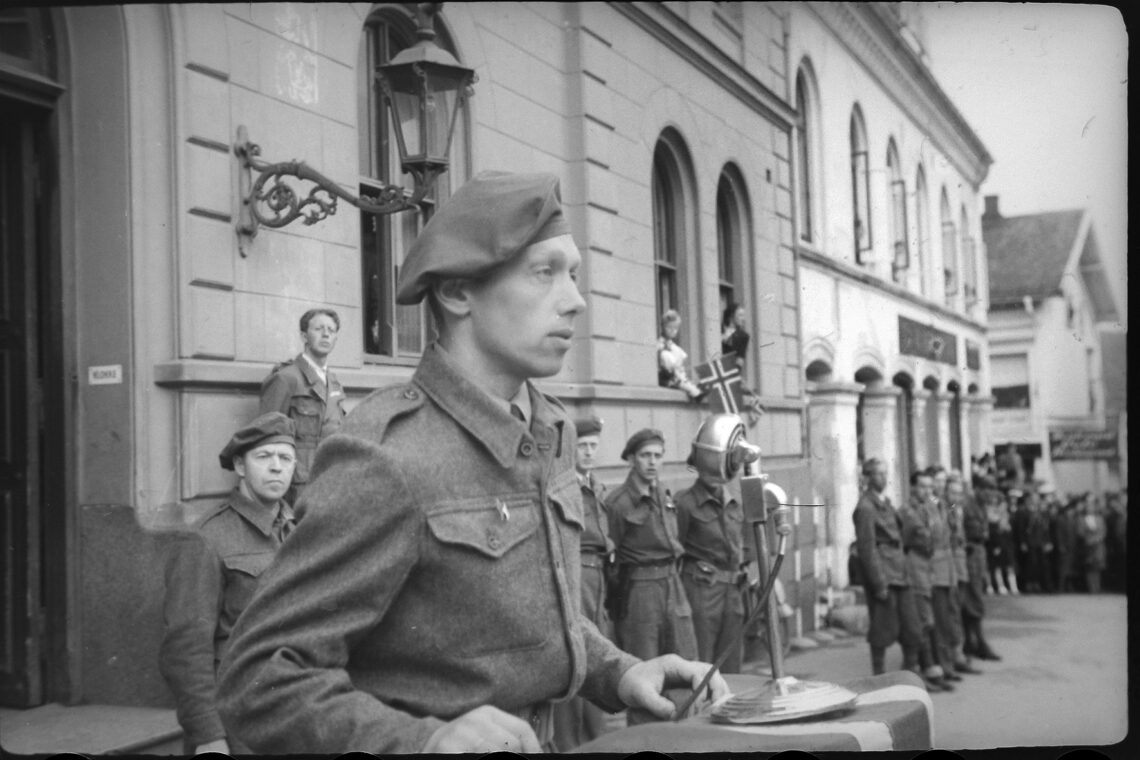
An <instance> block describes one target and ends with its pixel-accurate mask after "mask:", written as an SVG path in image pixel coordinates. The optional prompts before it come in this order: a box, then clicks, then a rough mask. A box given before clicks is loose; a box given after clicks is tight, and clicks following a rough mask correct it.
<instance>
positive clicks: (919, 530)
mask: <svg viewBox="0 0 1140 760" xmlns="http://www.w3.org/2000/svg"><path fill="white" fill-rule="evenodd" d="M910 485H911V489H910V503H909V504H907V505H906V506H905V507H903V508H902V509H901V510H899V517H901V518H902V544H903V553H904V559H905V561H904V565H905V567H906V579H907V583H908V584H909V585H910V588H911V590H912V592H913V593H914V604H915V607H916V608H917V610H918V622H919V630H920V635H919V649H918V662H919V665H920V666H921V667H922V672H921V673H920V675H921V676H922V679H923V681H925V682H926V688H927V690H928V691H932V692H934V691H954V686H953V684H951V683H949V682H948V681H946V680H944V679H943V677H942V676H943V670H942V667H941V665H939V664H938V657H939V654H940V649H941V646H940V645H941V638H940V637H939V635H938V629H937V628H936V627H935V625H934V601H933V586H934V534H935V532H936V530H938V528H937V527H936V525H937V524H938V523H939V522H940V521H939V516H938V506H937V501H935V499H934V498H933V497H934V482H933V480H932V478H931V477H930V476H929V475H927V474H926V473H925V472H923V471H921V470H918V471H915V472H914V473H913V474H911V476H910ZM944 528H945V526H943V529H944Z"/></svg>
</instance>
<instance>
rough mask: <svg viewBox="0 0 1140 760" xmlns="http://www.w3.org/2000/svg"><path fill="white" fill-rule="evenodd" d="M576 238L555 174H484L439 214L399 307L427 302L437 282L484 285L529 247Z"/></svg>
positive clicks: (412, 258)
mask: <svg viewBox="0 0 1140 760" xmlns="http://www.w3.org/2000/svg"><path fill="white" fill-rule="evenodd" d="M568 234H570V224H569V223H568V222H567V221H566V218H565V217H564V216H563V215H562V197H561V193H560V191H559V185H558V177H556V176H555V175H553V174H508V173H506V172H497V171H487V172H480V173H479V174H477V175H476V176H475V177H474V178H473V179H472V180H471V181H469V182H468V183H467V184H465V185H463V187H461V188H459V190H457V191H456V192H455V194H454V195H452V196H451V198H449V199H448V200H447V201H446V202H445V203H444V204H443V206H442V207H441V208H440V209H439V211H437V212H436V214H435V216H433V217H432V218H431V221H429V222H428V223H427V225H425V226H424V229H423V232H421V233H420V234H419V237H417V238H416V239H415V242H413V243H412V247H411V248H410V249H409V251H408V255H407V257H406V258H405V259H404V265H403V267H402V268H401V270H400V280H399V282H398V283H397V285H396V303H400V304H414V303H419V302H420V300H421V299H423V297H424V294H425V293H426V292H427V290H428V289H429V288H430V287H431V283H432V280H433V279H437V278H440V277H464V278H471V279H478V278H480V277H482V276H483V275H486V274H487V273H489V272H490V271H491V270H492V269H494V268H495V267H497V266H498V265H499V264H502V263H504V262H507V261H510V260H511V259H512V258H514V257H515V256H516V255H517V254H519V253H520V252H521V251H522V250H523V249H525V248H526V247H527V246H528V245H533V244H534V243H539V242H541V241H543V240H547V239H549V238H553V237H558V236H559V235H568Z"/></svg>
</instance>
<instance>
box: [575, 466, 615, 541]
mask: <svg viewBox="0 0 1140 760" xmlns="http://www.w3.org/2000/svg"><path fill="white" fill-rule="evenodd" d="M578 484H579V486H580V487H581V489H582V515H583V518H584V519H583V528H582V540H581V544H582V551H584V552H585V551H589V552H592V553H595V554H601V555H607V556H608V555H609V554H611V553H612V552H613V550H614V542H613V540H612V539H610V528H609V517H608V516H607V515H606V506H605V497H606V487H605V486H604V485H602V484H601V483H599V482H598V480H597V479H596V478H595V477H594V474H593V473H592V472H591V473H588V474H586V475H585V476H583V475H581V474H579V475H578Z"/></svg>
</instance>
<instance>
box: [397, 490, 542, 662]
mask: <svg viewBox="0 0 1140 760" xmlns="http://www.w3.org/2000/svg"><path fill="white" fill-rule="evenodd" d="M537 496H538V494H535V499H527V498H525V497H515V498H505V497H504V498H483V499H476V500H467V501H465V502H462V503H460V504H459V505H454V504H453V505H448V506H447V507H444V508H443V509H439V508H438V506H437V509H436V511H434V512H432V513H430V514H428V516H427V524H428V530H429V532H430V538H429V542H430V544H429V546H428V547H427V549H426V552H425V556H424V558H423V564H422V566H421V574H420V576H419V577H418V578H417V579H416V583H417V584H418V585H420V586H422V588H423V589H424V590H425V593H426V594H428V595H429V598H430V604H429V607H430V611H433V612H431V614H429V615H428V617H429V618H432V625H433V626H434V629H433V631H432V632H431V633H430V634H428V637H429V638H430V639H432V640H433V641H434V642H436V643H435V645H436V646H441V647H444V646H446V649H447V656H456V655H458V656H460V657H464V658H479V657H487V656H491V655H496V654H501V653H505V652H517V651H518V650H522V649H529V648H533V647H538V646H541V645H543V642H544V641H545V640H546V638H547V636H548V635H550V630H549V624H548V623H549V621H548V620H546V619H545V618H543V617H542V615H541V614H540V613H541V612H543V611H545V610H547V608H549V607H550V606H551V601H550V591H549V582H550V581H549V575H548V573H545V572H543V562H544V560H545V561H548V560H547V559H546V557H547V555H546V554H545V541H543V540H542V536H541V535H540V530H539V526H540V521H541V516H540V515H539V514H538V509H537ZM440 615H442V616H443V618H444V619H442V620H441V619H439V618H440ZM444 642H446V645H445V644H444Z"/></svg>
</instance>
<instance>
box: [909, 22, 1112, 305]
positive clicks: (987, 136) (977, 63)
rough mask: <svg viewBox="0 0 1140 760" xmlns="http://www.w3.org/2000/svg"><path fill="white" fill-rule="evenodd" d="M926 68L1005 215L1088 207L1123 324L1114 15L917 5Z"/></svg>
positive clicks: (989, 192)
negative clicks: (980, 159)
mask: <svg viewBox="0 0 1140 760" xmlns="http://www.w3.org/2000/svg"><path fill="white" fill-rule="evenodd" d="M924 15H925V17H926V32H927V40H926V44H927V49H928V52H929V56H930V60H929V65H930V68H931V70H932V71H933V73H934V76H935V78H936V79H937V80H938V82H939V84H940V85H941V87H942V89H943V90H944V91H945V92H946V94H947V95H948V96H949V97H950V99H951V100H952V101H953V102H954V104H955V106H957V108H958V110H959V111H960V112H961V113H962V115H963V116H964V117H965V119H966V121H967V122H968V123H969V124H970V126H971V128H973V130H974V132H975V134H977V136H978V137H979V138H980V139H981V141H982V143H983V144H984V145H985V146H986V149H987V150H988V152H989V154H990V156H991V157H992V158H993V161H994V163H993V165H992V166H991V167H990V171H989V175H988V176H987V178H986V180H985V181H984V182H983V183H982V194H983V195H997V196H998V197H999V207H1000V211H1001V214H1002V215H1003V216H1018V215H1021V214H1033V213H1038V212H1044V211H1059V210H1063V209H1073V208H1087V209H1089V210H1090V211H1091V212H1092V216H1093V227H1094V230H1095V234H1096V236H1097V240H1098V242H1099V245H1100V250H1101V254H1102V256H1103V257H1104V258H1105V260H1106V262H1105V263H1106V266H1107V267H1108V270H1109V274H1110V281H1111V282H1113V283H1114V284H1115V285H1116V287H1117V299H1118V303H1119V305H1120V310H1121V312H1122V322H1124V323H1125V324H1126V317H1125V316H1124V315H1126V314H1127V289H1126V288H1127V284H1126V283H1127V270H1126V267H1127V256H1126V244H1127V225H1128V203H1127V191H1128V179H1127V168H1128V159H1127V155H1128V154H1127V150H1128V136H1127V135H1128V133H1127V126H1128V90H1127V88H1128V34H1127V30H1126V28H1125V20H1124V18H1123V17H1122V16H1121V13H1120V11H1119V10H1118V9H1117V8H1116V7H1115V6H1112V5H1086V4H1069V3H997V2H994V3H986V2H972V3H942V2H939V3H924Z"/></svg>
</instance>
